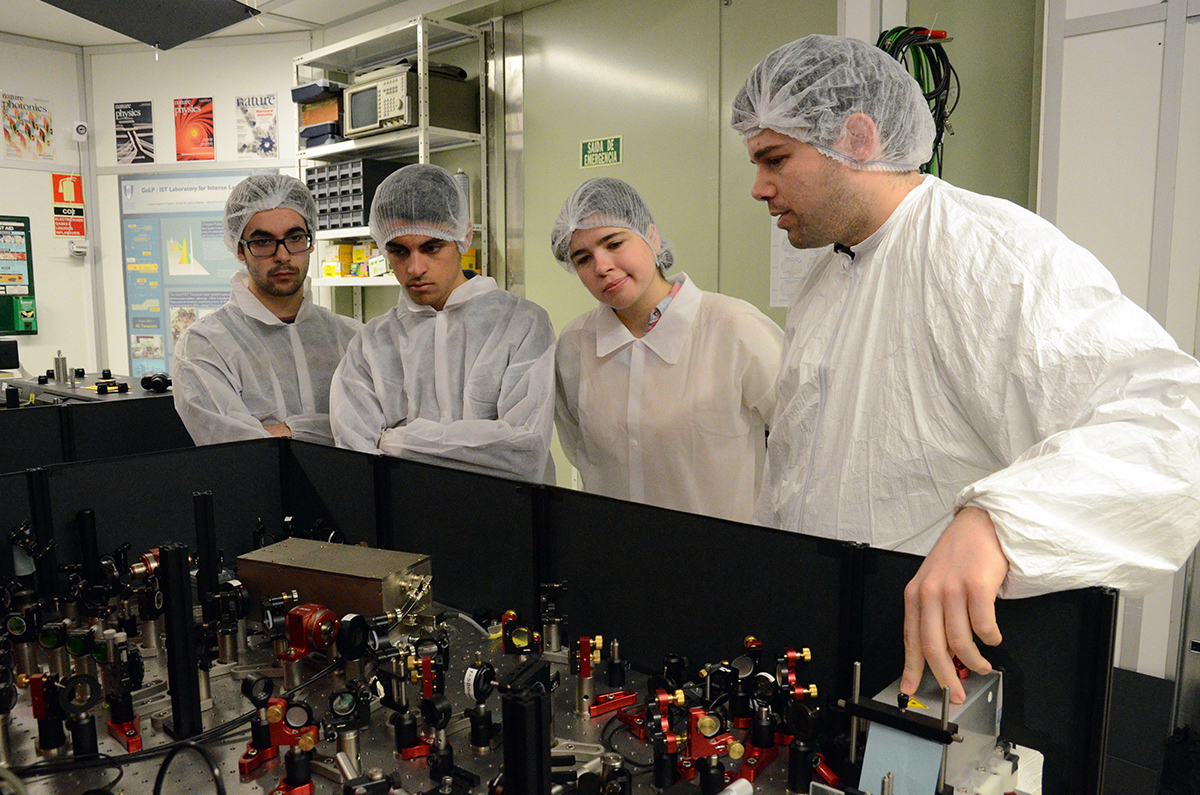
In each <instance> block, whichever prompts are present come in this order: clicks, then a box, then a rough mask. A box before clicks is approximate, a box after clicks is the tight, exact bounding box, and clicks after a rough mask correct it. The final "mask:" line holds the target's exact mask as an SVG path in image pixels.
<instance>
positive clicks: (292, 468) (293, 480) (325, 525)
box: [283, 440, 378, 546]
mask: <svg viewBox="0 0 1200 795" xmlns="http://www.w3.org/2000/svg"><path fill="white" fill-rule="evenodd" d="M376 458H377V456H373V455H368V454H367V453H358V452H355V451H353V450H339V449H337V448H335V447H325V446H323V445H319V444H306V443H304V442H297V441H294V440H293V441H289V442H288V443H287V445H285V448H284V450H283V512H284V515H286V516H291V517H292V518H293V525H294V526H295V528H296V529H297V531H298V532H299V533H300V534H301V535H305V536H306V537H307V535H308V533H309V531H313V532H312V533H311V535H312V539H313V540H314V541H327V540H329V534H330V533H332V532H339V533H340V534H341V536H342V538H343V541H344V543H346V544H358V543H360V542H364V541H365V542H366V543H367V544H368V545H369V546H376V544H377V536H378V523H377V520H376V514H375V463H376ZM314 527H315V528H316V529H315V531H314V530H313V528H314Z"/></svg>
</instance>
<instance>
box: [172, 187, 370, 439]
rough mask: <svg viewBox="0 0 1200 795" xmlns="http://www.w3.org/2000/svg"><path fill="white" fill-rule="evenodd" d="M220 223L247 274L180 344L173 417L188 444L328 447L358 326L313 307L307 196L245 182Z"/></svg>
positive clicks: (313, 221)
mask: <svg viewBox="0 0 1200 795" xmlns="http://www.w3.org/2000/svg"><path fill="white" fill-rule="evenodd" d="M224 224H225V245H226V247H227V248H228V249H229V251H230V252H231V253H232V254H234V255H235V256H236V257H237V258H238V260H239V261H241V262H243V263H245V265H246V268H245V269H244V270H239V271H237V272H236V273H234V274H233V276H232V278H230V280H229V284H230V290H231V292H230V296H229V302H228V303H226V304H225V305H224V306H222V307H221V308H220V309H218V310H217V311H215V312H213V313H212V314H210V315H207V316H205V317H202V318H200V320H198V321H197V322H195V323H193V324H192V325H191V326H189V327H188V328H187V329H186V330H185V331H184V332H183V334H182V336H180V338H179V342H178V343H177V344H176V346H175V356H174V363H173V365H172V373H171V375H172V380H173V385H172V391H173V393H174V397H175V410H176V411H177V412H178V413H179V417H180V419H182V420H183V424H184V426H185V427H186V428H187V429H188V433H189V434H191V437H192V440H193V441H194V442H195V443H196V444H201V445H203V444H216V443H218V442H232V441H237V440H240V439H259V438H266V437H270V436H291V437H293V438H295V439H298V440H301V441H306V442H319V443H321V444H330V445H331V444H333V435H332V434H331V433H330V430H329V382H330V379H331V378H332V377H333V371H334V369H335V368H336V367H337V365H338V362H339V361H341V359H342V354H343V353H345V351H346V346H347V345H348V344H349V342H350V339H351V338H352V337H353V336H354V334H355V333H356V332H357V331H358V329H359V328H360V327H361V324H360V323H358V321H356V320H353V319H351V318H348V317H342V316H340V315H335V314H333V313H332V312H330V311H329V310H328V309H325V308H324V307H320V306H317V305H316V304H314V303H313V301H312V296H311V290H310V289H309V282H308V278H307V274H308V258H309V256H310V254H311V252H312V233H313V230H314V229H316V226H317V205H316V203H315V202H314V201H313V197H312V194H311V193H309V192H308V188H307V187H305V185H304V183H303V182H301V181H300V180H298V179H296V178H294V177H289V176H285V175H283V174H256V175H254V176H251V177H247V178H246V179H244V180H242V181H241V182H239V183H238V184H237V185H236V186H234V188H233V190H232V191H231V192H230V194H229V198H228V200H226V202H225V220H224ZM247 237H248V238H249V240H247V239H245V238H247ZM272 247H273V250H272ZM256 252H257V253H256Z"/></svg>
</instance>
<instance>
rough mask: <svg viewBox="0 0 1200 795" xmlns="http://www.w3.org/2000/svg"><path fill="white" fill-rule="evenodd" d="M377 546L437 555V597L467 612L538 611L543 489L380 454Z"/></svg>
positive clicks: (435, 568)
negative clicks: (537, 516) (382, 500)
mask: <svg viewBox="0 0 1200 795" xmlns="http://www.w3.org/2000/svg"><path fill="white" fill-rule="evenodd" d="M380 461H381V464H382V466H383V467H384V471H383V474H382V477H381V481H382V488H383V489H384V493H385V495H386V498H387V501H388V504H387V506H386V507H385V509H384V512H385V515H390V519H389V518H384V519H383V520H382V522H381V524H380V537H379V546H381V547H383V548H385V549H395V550H400V551H402V552H418V553H422V554H426V555H429V556H431V557H432V558H433V598H434V600H435V601H438V602H441V603H442V604H446V605H452V606H454V607H458V608H461V609H463V610H467V611H475V610H491V611H494V612H503V611H505V610H516V611H518V612H519V613H521V614H522V615H525V616H529V615H532V614H533V610H534V605H535V603H536V579H535V573H534V572H535V567H534V566H535V564H534V544H533V527H534V521H533V502H534V499H535V498H536V495H537V493H538V492H539V491H540V490H541V488H542V487H540V486H534V485H531V484H526V483H521V482H520V481H515V480H504V479H503V478H495V477H489V476H487V475H478V474H475V473H473V472H462V471H460V470H457V469H446V468H443V467H438V466H432V465H429V464H418V463H415V462H412V461H403V460H399V459H395V458H381V459H380Z"/></svg>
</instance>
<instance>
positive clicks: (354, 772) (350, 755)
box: [333, 730, 359, 781]
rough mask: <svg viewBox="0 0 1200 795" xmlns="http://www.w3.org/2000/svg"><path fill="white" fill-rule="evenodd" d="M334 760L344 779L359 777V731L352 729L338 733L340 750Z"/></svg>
mask: <svg viewBox="0 0 1200 795" xmlns="http://www.w3.org/2000/svg"><path fill="white" fill-rule="evenodd" d="M350 735H353V737H351V736H350ZM333 762H334V764H336V765H337V769H338V772H339V773H341V774H342V780H343V781H349V780H350V779H354V778H358V775H359V773H358V732H356V731H354V730H350V731H345V732H342V733H341V734H339V735H338V752H337V754H336V755H335V756H334V757H333Z"/></svg>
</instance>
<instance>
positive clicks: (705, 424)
mask: <svg viewBox="0 0 1200 795" xmlns="http://www.w3.org/2000/svg"><path fill="white" fill-rule="evenodd" d="M551 248H552V250H553V252H554V256H555V258H556V259H557V260H558V261H559V263H560V264H562V266H563V268H565V269H566V270H567V271H568V272H570V273H574V274H576V275H577V276H578V277H579V279H580V280H581V281H582V282H583V284H584V286H585V287H587V288H588V290H589V291H590V292H591V294H592V295H593V296H595V298H596V300H597V301H599V302H600V306H598V307H596V308H595V309H594V310H592V311H591V312H588V313H587V314H584V315H581V316H580V317H578V318H576V319H575V320H573V321H572V322H571V323H570V325H568V326H567V327H566V329H564V330H563V333H562V335H561V336H560V337H559V340H558V352H557V354H556V356H555V358H556V361H557V370H558V391H557V400H556V411H555V416H556V420H557V424H558V434H559V439H560V440H561V442H562V446H563V450H564V451H565V452H566V454H567V458H568V459H569V460H570V461H571V463H572V464H574V465H575V467H576V468H578V469H579V472H580V476H581V477H582V479H583V486H584V488H585V489H587V490H588V491H591V492H594V493H597V494H604V495H607V496H610V497H619V498H621V499H626V500H636V501H638V502H644V503H650V504H653V505H658V506H661V507H664V508H673V509H675V510H680V511H691V512H693V513H702V514H706V515H709V516H717V517H721V518H725V519H733V520H736V521H741V522H749V521H750V519H751V514H752V512H753V508H754V499H755V496H756V494H757V491H758V485H759V482H760V475H761V472H762V464H763V458H764V456H765V454H766V427H767V426H768V425H769V424H770V422H771V413H772V411H773V409H774V405H775V376H776V373H777V372H778V370H779V358H780V353H781V351H782V340H783V332H782V331H780V329H779V327H778V326H777V325H775V323H774V322H772V321H771V319H770V318H768V317H767V316H766V315H764V314H763V313H761V312H759V311H758V310H757V309H755V308H754V307H753V306H751V305H750V304H748V303H746V302H745V301H740V300H738V299H736V298H729V297H727V296H724V295H718V294H716V293H708V292H704V291H703V290H701V289H699V288H698V287H696V285H695V283H694V282H692V281H691V280H690V279H689V278H688V277H687V274H685V273H680V274H678V275H675V276H672V277H670V278H666V277H665V276H664V275H663V272H664V271H666V270H667V269H668V268H670V267H671V265H672V264H673V263H674V250H673V248H672V246H671V245H670V244H669V243H668V242H667V241H666V240H664V239H663V237H662V235H661V234H660V232H659V230H658V227H657V226H656V225H655V223H654V219H653V218H652V217H651V215H650V209H649V208H648V207H647V206H646V203H645V202H644V201H643V200H642V197H641V196H640V195H639V194H638V192H637V191H636V190H634V189H633V187H631V186H630V185H628V184H627V183H625V182H622V181H621V180H619V179H613V178H609V177H602V178H599V179H591V180H588V181H587V182H585V183H583V184H582V185H580V186H579V187H578V188H577V189H576V190H575V192H574V193H572V194H571V196H570V197H569V198H568V199H567V201H566V202H565V203H564V204H563V208H562V212H561V213H560V214H559V216H558V221H557V222H556V223H555V225H554V230H553V232H552V235H551Z"/></svg>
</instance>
